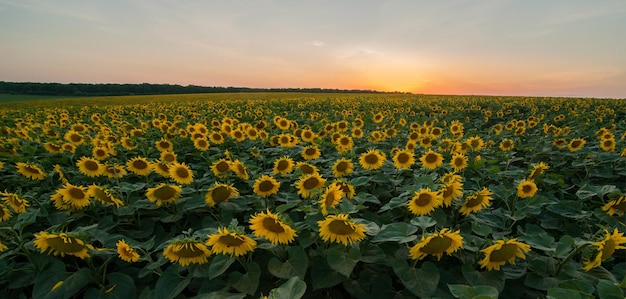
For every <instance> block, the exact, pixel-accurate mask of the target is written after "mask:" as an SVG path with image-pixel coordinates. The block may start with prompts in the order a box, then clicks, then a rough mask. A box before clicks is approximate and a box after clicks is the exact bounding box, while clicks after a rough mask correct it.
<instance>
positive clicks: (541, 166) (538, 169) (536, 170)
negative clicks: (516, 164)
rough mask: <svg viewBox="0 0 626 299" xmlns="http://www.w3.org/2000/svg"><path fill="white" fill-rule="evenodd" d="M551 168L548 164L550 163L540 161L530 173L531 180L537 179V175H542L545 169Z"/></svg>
mask: <svg viewBox="0 0 626 299" xmlns="http://www.w3.org/2000/svg"><path fill="white" fill-rule="evenodd" d="M549 168H550V166H548V164H546V163H544V162H540V163H539V164H536V165H534V166H533V169H532V170H531V171H530V174H529V175H528V179H529V180H531V181H532V180H534V179H536V178H537V177H539V176H540V175H542V174H543V172H544V171H546V170H548V169H549Z"/></svg>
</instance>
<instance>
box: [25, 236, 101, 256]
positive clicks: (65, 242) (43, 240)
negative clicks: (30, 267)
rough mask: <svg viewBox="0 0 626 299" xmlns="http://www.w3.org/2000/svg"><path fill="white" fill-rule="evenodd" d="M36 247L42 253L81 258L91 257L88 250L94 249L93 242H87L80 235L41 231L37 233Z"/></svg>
mask: <svg viewBox="0 0 626 299" xmlns="http://www.w3.org/2000/svg"><path fill="white" fill-rule="evenodd" d="M34 244H35V247H37V248H38V249H39V250H40V251H41V253H44V252H46V251H47V252H48V254H50V253H52V254H54V255H60V256H61V257H63V256H65V255H73V256H76V257H78V258H81V259H85V258H88V257H89V252H88V250H93V249H94V248H93V246H92V245H91V244H86V243H85V242H84V241H83V240H81V239H80V238H78V236H76V235H74V234H72V233H47V232H39V233H37V234H35V241H34Z"/></svg>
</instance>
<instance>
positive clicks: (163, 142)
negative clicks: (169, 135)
mask: <svg viewBox="0 0 626 299" xmlns="http://www.w3.org/2000/svg"><path fill="white" fill-rule="evenodd" d="M154 145H155V146H156V148H157V150H159V151H160V152H164V151H169V152H171V151H173V150H174V144H172V142H171V141H169V140H167V139H165V138H161V139H159V140H157V141H155V142H154Z"/></svg>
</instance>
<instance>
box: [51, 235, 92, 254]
mask: <svg viewBox="0 0 626 299" xmlns="http://www.w3.org/2000/svg"><path fill="white" fill-rule="evenodd" d="M46 241H47V242H48V245H49V246H50V247H52V249H54V250H55V251H58V252H63V253H73V252H79V251H81V250H83V249H84V248H85V245H84V244H79V243H78V242H76V239H75V238H72V237H65V238H62V237H54V238H50V239H48V240H46Z"/></svg>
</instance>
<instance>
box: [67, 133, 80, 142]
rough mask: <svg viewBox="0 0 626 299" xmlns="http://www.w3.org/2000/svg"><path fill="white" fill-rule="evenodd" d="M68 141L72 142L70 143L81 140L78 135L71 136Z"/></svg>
mask: <svg viewBox="0 0 626 299" xmlns="http://www.w3.org/2000/svg"><path fill="white" fill-rule="evenodd" d="M70 140H72V142H80V141H81V140H83V138H82V137H80V135H78V134H72V135H70Z"/></svg>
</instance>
